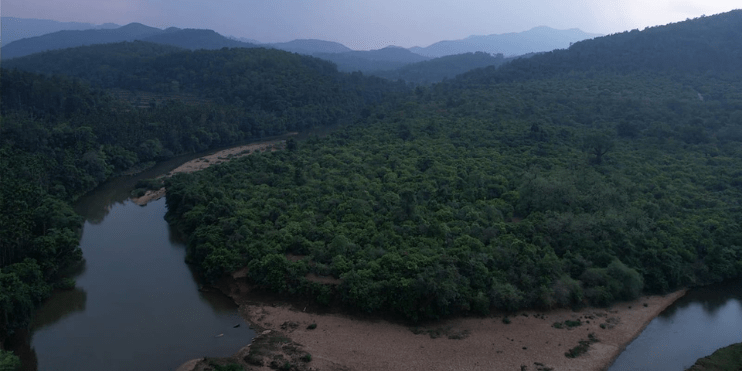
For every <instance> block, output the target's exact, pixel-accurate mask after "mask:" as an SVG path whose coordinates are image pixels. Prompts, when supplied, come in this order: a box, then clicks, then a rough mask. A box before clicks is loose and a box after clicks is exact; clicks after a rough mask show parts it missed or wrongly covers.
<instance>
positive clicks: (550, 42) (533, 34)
mask: <svg viewBox="0 0 742 371" xmlns="http://www.w3.org/2000/svg"><path fill="white" fill-rule="evenodd" d="M596 36H601V35H600V34H591V33H587V32H583V31H581V30H579V29H577V28H572V29H569V30H555V29H553V28H550V27H545V26H541V27H535V28H532V29H530V30H528V31H524V32H512V33H506V34H499V35H496V34H495V35H486V36H469V37H467V38H465V39H461V40H447V41H439V42H437V43H435V44H432V45H430V46H427V47H424V48H421V47H412V48H410V51H412V52H414V53H417V54H420V55H424V56H427V57H433V58H435V57H442V56H445V55H453V54H462V53H473V52H486V53H491V54H497V53H502V54H504V55H505V56H513V55H521V54H528V53H535V52H546V51H551V50H554V49H564V48H567V47H569V45H570V44H571V43H574V42H577V41H581V40H585V39H589V38H593V37H596Z"/></svg>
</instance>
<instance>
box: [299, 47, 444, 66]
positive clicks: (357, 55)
mask: <svg viewBox="0 0 742 371" xmlns="http://www.w3.org/2000/svg"><path fill="white" fill-rule="evenodd" d="M314 56H316V57H317V58H321V59H325V60H329V61H331V62H334V63H335V64H337V66H338V70H340V71H346V72H351V71H363V72H368V71H381V70H392V69H395V68H399V67H402V66H404V65H407V64H410V63H417V62H422V61H425V60H428V59H430V58H428V57H424V56H421V55H419V54H415V53H413V52H411V51H409V50H407V49H405V48H400V47H398V46H387V47H386V48H382V49H377V50H354V51H350V52H345V53H317V54H314Z"/></svg>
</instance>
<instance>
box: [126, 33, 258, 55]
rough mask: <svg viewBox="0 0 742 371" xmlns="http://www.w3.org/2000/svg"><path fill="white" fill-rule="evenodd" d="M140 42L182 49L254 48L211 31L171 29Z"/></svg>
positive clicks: (253, 45) (252, 45)
mask: <svg viewBox="0 0 742 371" xmlns="http://www.w3.org/2000/svg"><path fill="white" fill-rule="evenodd" d="M141 40H142V41H147V42H153V43H157V44H165V45H172V46H177V47H180V48H184V49H191V50H197V49H211V50H213V49H221V48H225V47H226V48H254V47H255V46H256V45H255V44H249V43H246V42H242V41H237V40H233V39H228V38H226V37H224V36H222V35H220V34H218V33H216V32H215V31H212V30H198V29H188V28H187V29H183V30H181V29H177V28H176V29H172V28H168V29H167V30H165V32H163V33H160V34H157V35H152V36H149V37H146V38H144V39H141Z"/></svg>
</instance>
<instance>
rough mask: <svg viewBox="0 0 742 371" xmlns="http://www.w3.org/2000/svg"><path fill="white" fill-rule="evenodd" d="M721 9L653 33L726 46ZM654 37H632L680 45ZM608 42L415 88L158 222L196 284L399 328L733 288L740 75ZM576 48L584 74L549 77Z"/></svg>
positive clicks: (199, 189)
mask: <svg viewBox="0 0 742 371" xmlns="http://www.w3.org/2000/svg"><path fill="white" fill-rule="evenodd" d="M739 14H740V13H739V12H734V13H730V14H724V15H722V16H721V18H720V19H721V20H722V22H721V24H722V26H718V25H716V24H714V23H713V22H711V21H709V20H707V18H702V19H697V20H690V21H687V22H685V23H682V24H681V25H680V26H678V25H671V26H668V28H669V29H675V28H680V29H682V28H683V27H682V25H687V27H689V28H691V29H692V31H695V30H697V29H698V28H699V27H706V29H707V30H706V31H705V33H703V34H702V36H698V35H695V34H693V36H692V38H695V39H700V38H707V39H709V40H714V41H713V44H714V45H721V44H723V43H733V42H734V40H732V39H725V37H726V36H724V35H728V33H727V32H726V30H727V28H729V27H733V26H734V25H739V24H740V22H736V23H729V22H726V20H728V19H729V18H733V19H736V18H735V17H737V18H738V16H739ZM724 25H726V26H724ZM665 31H666V30H665V29H662V28H660V29H650V30H647V31H645V32H646V34H645V33H641V32H640V34H641V36H638V37H636V39H637V40H639V41H642V42H645V43H647V42H650V41H651V40H653V39H652V35H653V34H659V35H664V34H669V35H675V37H677V38H678V39H680V40H685V39H687V38H691V36H689V35H691V34H692V32H688V31H687V30H681V31H679V32H677V33H672V32H669V31H668V32H665ZM699 32H700V31H699ZM716 33H721V34H722V35H720V37H715V35H716ZM628 34H629V35H631V33H628ZM644 35H647V36H644ZM625 37H626V35H625V34H619V35H614V36H611V37H606V38H602V39H598V40H597V41H586V42H584V43H585V46H576V47H575V46H573V48H571V49H569V50H566V51H555V52H553V53H547V54H545V55H539V56H534V57H533V58H531V59H528V60H516V61H514V62H512V63H510V64H507V65H505V66H503V67H502V68H501V69H499V70H495V69H493V68H486V69H482V70H477V71H474V72H470V73H468V74H465V75H463V76H461V77H460V78H457V79H454V80H451V81H450V82H448V83H442V84H438V85H435V86H433V87H431V88H418V89H416V91H415V94H413V95H411V96H408V97H406V98H404V99H400V100H398V101H397V102H396V103H395V104H393V105H383V106H377V107H376V108H374V109H373V110H370V111H369V113H370V114H369V115H368V116H366V117H365V118H364V119H363V120H361V121H359V122H358V123H357V124H356V125H353V126H352V127H349V128H348V129H347V130H344V131H341V132H338V133H336V134H334V135H332V136H331V138H329V139H327V140H324V141H311V142H307V143H301V144H300V146H299V147H298V149H297V150H294V151H287V152H284V153H277V154H271V155H265V156H255V157H252V158H248V159H242V160H240V161H235V162H233V163H230V164H229V165H225V166H223V167H218V168H214V169H209V170H207V171H204V172H202V173H199V174H193V175H183V176H179V177H176V178H173V179H172V180H171V181H170V182H169V183H168V192H169V197H168V206H169V214H168V218H169V220H171V222H173V223H174V224H176V225H177V226H179V227H180V228H181V229H183V230H184V231H186V232H187V233H188V235H189V236H190V240H189V258H190V259H192V261H194V262H195V263H197V264H199V265H200V266H201V269H202V271H203V272H204V273H205V274H206V276H207V277H212V278H214V279H216V278H218V277H220V276H221V275H222V274H224V273H228V272H230V271H232V270H234V269H238V268H240V267H243V266H247V267H248V268H249V276H250V278H251V280H252V281H253V282H256V283H258V284H260V285H262V286H264V287H266V288H268V289H270V290H274V291H278V292H287V293H304V294H308V295H314V296H316V297H317V298H318V299H319V300H320V301H330V300H333V299H337V300H341V301H342V302H343V303H345V304H346V305H347V306H348V307H349V308H355V309H358V310H363V311H370V312H373V311H384V312H392V313H396V314H399V315H401V316H402V317H404V318H408V319H413V320H416V319H424V318H437V317H439V316H442V315H447V314H452V313H469V312H477V313H486V312H488V311H489V310H490V309H491V308H499V309H506V310H513V309H518V308H523V307H533V306H536V307H547V308H548V307H554V306H570V305H583V304H585V303H589V304H594V305H606V304H609V303H611V302H613V301H615V300H620V299H629V298H633V297H636V296H637V295H639V294H640V293H642V292H667V291H669V290H674V289H677V288H679V287H682V286H687V285H696V284H703V283H708V282H713V281H718V280H721V279H725V278H730V277H735V276H738V275H739V274H740V273H742V246H740V243H739V241H740V238H741V237H742V234H741V233H742V231H741V230H740V221H741V218H742V214H740V204H739V202H740V196H742V195H741V194H740V191H741V190H742V189H741V188H740V184H742V178H740V176H742V173H740V171H739V169H740V168H741V167H740V166H741V165H742V163H740V162H739V161H740V154H741V153H740V147H739V141H740V140H741V139H742V135H740V133H742V131H741V130H742V126H741V125H742V121H741V120H742V105H741V104H740V103H742V100H740V98H742V91H740V88H739V86H740V84H739V83H740V81H742V79H741V78H740V77H741V76H740V74H739V71H737V70H736V69H734V68H731V67H730V66H729V65H728V64H726V62H725V61H726V60H728V59H725V58H726V57H724V58H720V59H716V61H718V62H713V61H707V62H708V64H707V69H706V70H704V72H703V73H698V72H697V71H696V67H694V66H692V65H688V66H684V68H676V69H672V68H667V70H666V71H664V69H663V68H660V67H658V66H659V65H657V64H655V62H654V61H656V60H663V58H668V59H670V60H666V61H664V62H662V63H665V65H669V63H674V61H672V58H675V57H676V54H672V53H669V52H666V49H662V48H657V49H656V51H655V52H654V53H649V52H644V53H643V54H642V57H643V58H641V59H631V60H632V63H633V65H631V66H630V67H626V68H624V67H625V65H624V61H626V60H628V59H626V56H625V53H610V52H608V51H610V50H611V49H609V48H610V47H609V45H619V46H621V47H623V48H624V49H626V50H631V51H632V53H634V54H636V55H639V52H638V51H636V50H635V49H634V48H635V47H636V48H639V47H641V45H642V44H641V43H640V42H638V41H637V42H635V43H624V42H623V41H622V40H623V38H625ZM632 37H633V36H632ZM725 40H726V41H725ZM681 43H682V42H681ZM591 45H593V46H592V47H591ZM690 45H692V44H690ZM704 47H705V46H704V45H701V46H699V47H691V48H689V49H683V51H682V53H686V54H688V55H702V53H703V50H705V49H704ZM730 47H732V45H730ZM601 48H606V50H608V51H606V52H605V53H603V54H601V53H599V52H600V50H602V49H601ZM616 48H618V51H621V50H622V49H620V47H616ZM585 50H590V51H592V52H594V54H595V55H598V56H599V57H600V59H601V62H600V63H602V66H596V67H595V68H585V67H583V65H582V64H579V63H576V64H575V66H574V68H571V69H570V68H569V64H560V63H562V62H561V61H562V60H563V59H564V58H563V57H564V56H567V57H570V56H572V55H573V54H575V53H577V51H580V53H582V52H584V51H585ZM640 50H641V49H640ZM670 50H675V49H672V48H670ZM734 50H739V48H735V49H733V50H732V51H731V52H730V54H734V53H735V51H734ZM611 56H614V58H613V59H612V58H611ZM588 62H589V60H586V61H585V62H584V63H585V64H587V63H588ZM549 66H552V67H549ZM641 66H646V68H641ZM542 67H543V68H542ZM549 68H551V69H549ZM523 71H526V72H527V73H522V72H523ZM311 274H315V275H319V276H332V277H334V278H335V279H337V280H338V281H337V282H338V284H337V285H334V286H326V285H322V284H319V283H317V282H315V281H314V280H312V275H311Z"/></svg>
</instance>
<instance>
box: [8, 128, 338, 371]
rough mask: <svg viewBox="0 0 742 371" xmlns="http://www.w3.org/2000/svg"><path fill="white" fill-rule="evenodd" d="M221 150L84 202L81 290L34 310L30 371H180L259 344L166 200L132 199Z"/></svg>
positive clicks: (25, 348) (126, 181) (22, 352)
mask: <svg viewBox="0 0 742 371" xmlns="http://www.w3.org/2000/svg"><path fill="white" fill-rule="evenodd" d="M335 129H336V127H326V128H322V129H316V130H311V131H307V132H305V133H302V134H301V135H299V136H297V138H300V139H301V138H306V137H311V136H324V135H326V134H327V133H328V132H330V131H332V130H335ZM288 137H289V136H283V137H273V138H265V140H275V139H285V138H288ZM243 144H244V143H243ZM213 152H216V150H215V151H211V152H205V153H199V154H192V155H187V156H181V157H178V158H174V159H171V160H169V161H165V162H163V163H160V164H158V165H157V166H155V167H153V168H151V169H149V170H147V171H145V172H143V173H141V174H138V175H136V176H125V177H120V178H117V179H113V180H111V181H109V182H107V183H105V184H103V185H101V186H100V187H98V188H97V189H95V190H94V191H92V192H90V193H89V194H87V195H85V196H84V197H82V198H81V199H80V200H79V201H78V202H76V203H75V210H76V211H77V213H79V214H80V215H82V216H83V217H84V218H85V224H84V227H83V231H82V232H83V233H82V239H81V241H80V247H81V248H82V251H83V256H84V258H85V264H84V266H83V268H82V269H81V271H80V272H78V273H77V275H76V277H75V278H76V281H77V285H76V287H75V289H74V290H70V291H59V292H55V293H54V294H53V295H52V297H51V298H50V299H49V300H47V301H46V302H45V303H43V305H42V306H41V308H40V309H39V310H38V311H37V312H36V313H35V316H34V319H33V323H32V324H31V331H30V332H29V333H28V334H25V337H26V339H18V340H17V342H18V343H21V344H19V345H17V346H15V347H14V348H15V349H14V350H15V352H16V353H17V354H19V356H20V357H21V360H22V363H23V371H67V370H70V371H73V370H74V371H87V370H91V371H93V370H95V371H97V370H109V371H116V370H127V371H129V370H140V371H146V370H157V371H161V370H174V369H175V368H177V367H178V366H180V365H181V364H182V363H184V362H186V361H188V360H190V359H194V358H200V357H204V356H209V357H226V356H229V355H232V354H234V353H235V352H236V351H237V350H239V349H240V348H241V347H243V346H245V345H247V344H249V343H250V340H252V338H253V336H254V335H255V334H254V332H253V331H252V330H251V329H250V328H249V326H248V324H247V323H245V322H244V320H242V318H241V317H240V316H239V314H238V312H237V306H236V305H235V304H234V302H233V301H232V300H231V299H229V298H228V297H226V296H224V295H222V294H221V293H219V292H216V291H214V290H213V289H212V290H208V289H207V290H206V291H204V290H203V289H201V290H200V289H199V287H202V285H201V283H200V282H199V279H198V277H197V276H196V275H195V273H194V271H193V270H192V269H191V267H189V266H188V265H187V264H186V263H185V255H186V251H185V244H184V243H183V241H182V240H181V239H180V238H178V236H177V235H176V234H175V233H173V231H172V230H171V229H170V226H169V225H168V224H167V222H166V221H165V219H164V216H165V213H166V211H167V207H166V205H165V199H164V198H163V199H160V200H157V201H153V202H150V203H149V204H147V205H146V206H144V207H142V206H138V205H136V204H134V203H133V202H132V201H130V200H129V195H130V193H131V191H132V189H134V186H135V184H136V182H137V181H138V180H140V179H146V178H154V177H158V176H160V175H162V174H165V173H168V172H170V171H172V170H173V169H175V168H176V167H178V166H179V165H181V164H183V163H185V162H187V161H189V160H192V159H194V158H198V157H201V156H204V155H206V154H209V153H213ZM236 325H239V326H238V327H235V326H236ZM29 345H30V346H29Z"/></svg>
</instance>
